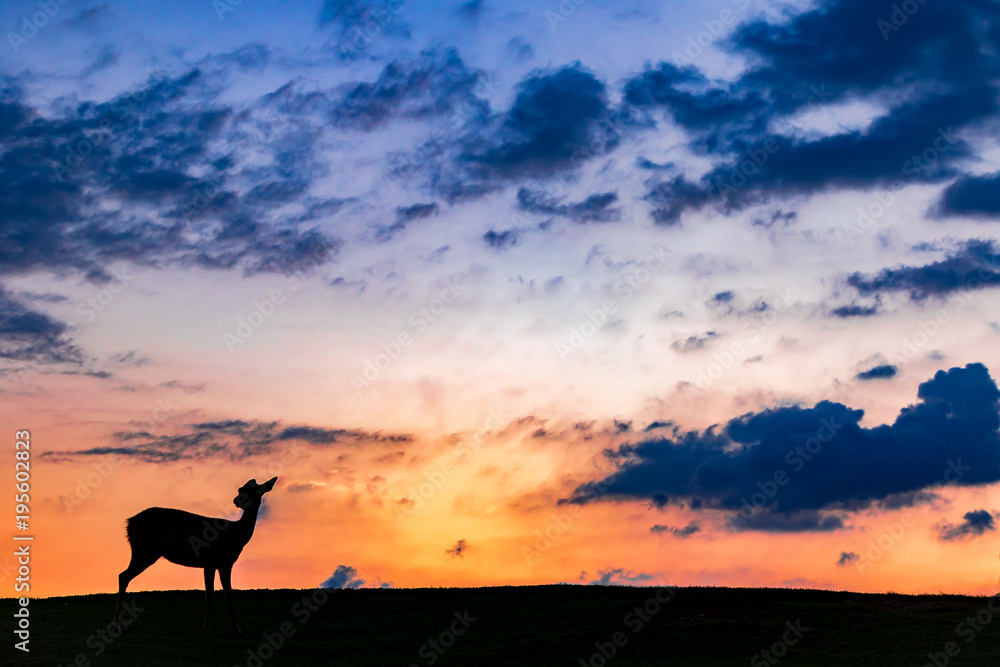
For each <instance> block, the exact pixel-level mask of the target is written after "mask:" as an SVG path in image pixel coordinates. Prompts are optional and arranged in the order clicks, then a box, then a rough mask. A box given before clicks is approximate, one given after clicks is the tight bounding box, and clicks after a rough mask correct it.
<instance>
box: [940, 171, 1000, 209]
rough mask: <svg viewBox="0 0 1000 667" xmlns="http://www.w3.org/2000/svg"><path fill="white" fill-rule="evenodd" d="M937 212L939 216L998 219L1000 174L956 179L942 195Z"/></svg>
mask: <svg viewBox="0 0 1000 667" xmlns="http://www.w3.org/2000/svg"><path fill="white" fill-rule="evenodd" d="M935 212H936V213H937V214H938V215H939V216H947V215H957V216H972V217H996V216H997V215H998V214H1000V172H993V173H992V174H986V175H984V176H962V177H961V178H958V179H956V180H955V182H954V183H952V184H951V185H949V186H948V187H947V188H946V189H945V191H944V193H943V194H942V195H941V200H940V202H939V203H938V205H937V208H936V209H935Z"/></svg>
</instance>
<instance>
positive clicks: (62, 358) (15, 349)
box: [0, 285, 83, 365]
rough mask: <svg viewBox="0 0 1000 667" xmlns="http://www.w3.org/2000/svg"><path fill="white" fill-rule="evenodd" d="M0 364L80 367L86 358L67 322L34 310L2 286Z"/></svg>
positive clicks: (0, 290)
mask: <svg viewBox="0 0 1000 667" xmlns="http://www.w3.org/2000/svg"><path fill="white" fill-rule="evenodd" d="M0 361H6V362H17V363H38V364H73V365H79V364H80V363H82V361H83V357H82V353H81V351H80V349H79V348H78V347H77V346H75V345H74V344H73V343H72V341H71V339H70V337H69V327H68V326H67V325H66V324H65V323H63V322H60V321H58V320H55V319H53V318H51V317H49V316H48V315H46V314H44V313H41V312H38V311H36V310H32V309H31V308H29V307H28V306H27V305H25V304H24V303H23V302H22V301H20V300H18V299H16V298H15V297H14V296H13V295H12V294H11V293H10V292H8V291H7V290H5V289H4V288H3V286H2V285H0Z"/></svg>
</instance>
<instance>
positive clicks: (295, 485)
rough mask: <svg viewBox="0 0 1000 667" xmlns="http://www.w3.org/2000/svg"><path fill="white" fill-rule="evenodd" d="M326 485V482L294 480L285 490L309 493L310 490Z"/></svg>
mask: <svg viewBox="0 0 1000 667" xmlns="http://www.w3.org/2000/svg"><path fill="white" fill-rule="evenodd" d="M325 486H326V485H325V484H314V483H313V482H292V483H291V484H289V485H288V486H286V487H285V491H288V492H289V493H308V492H309V491H316V490H317V489H322V488H323V487H325Z"/></svg>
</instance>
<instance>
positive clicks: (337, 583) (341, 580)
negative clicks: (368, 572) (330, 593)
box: [319, 565, 365, 589]
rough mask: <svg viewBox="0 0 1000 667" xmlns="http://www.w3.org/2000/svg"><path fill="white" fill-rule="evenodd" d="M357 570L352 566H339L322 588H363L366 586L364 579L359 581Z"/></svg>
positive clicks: (322, 584)
mask: <svg viewBox="0 0 1000 667" xmlns="http://www.w3.org/2000/svg"><path fill="white" fill-rule="evenodd" d="M357 577H358V571H357V569H355V568H353V567H351V566H350V565H338V566H337V569H336V570H334V572H333V574H331V575H330V576H329V578H327V579H326V581H324V582H323V583H321V584H320V585H319V587H320V588H337V589H341V588H361V587H362V586H364V585H365V580H364V579H359V578H357Z"/></svg>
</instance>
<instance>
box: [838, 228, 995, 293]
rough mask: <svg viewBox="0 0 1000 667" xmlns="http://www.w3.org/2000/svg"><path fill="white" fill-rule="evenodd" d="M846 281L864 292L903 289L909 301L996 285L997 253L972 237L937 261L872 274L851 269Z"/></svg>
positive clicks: (901, 290) (989, 244) (991, 243)
mask: <svg viewBox="0 0 1000 667" xmlns="http://www.w3.org/2000/svg"><path fill="white" fill-rule="evenodd" d="M847 284H848V285H850V286H851V287H853V288H855V289H856V290H858V292H859V293H860V294H862V295H866V296H868V295H877V294H880V293H882V292H906V293H908V294H909V297H910V299H912V300H913V301H923V300H925V299H927V298H928V297H945V296H947V295H949V294H951V293H953V292H957V291H960V290H976V289H982V288H984V287H994V286H996V285H1000V253H998V252H997V250H996V248H995V247H994V245H993V242H992V241H982V240H977V239H973V240H970V241H967V242H965V243H964V244H963V245H962V246H960V247H959V248H958V249H957V250H955V251H954V252H952V253H951V254H949V255H948V256H947V257H945V259H943V260H941V261H938V262H932V263H930V264H926V265H924V266H901V267H898V268H895V269H883V270H882V271H880V272H879V273H877V274H875V275H874V276H866V275H863V274H860V273H854V274H852V275H851V276H849V277H848V279H847Z"/></svg>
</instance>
